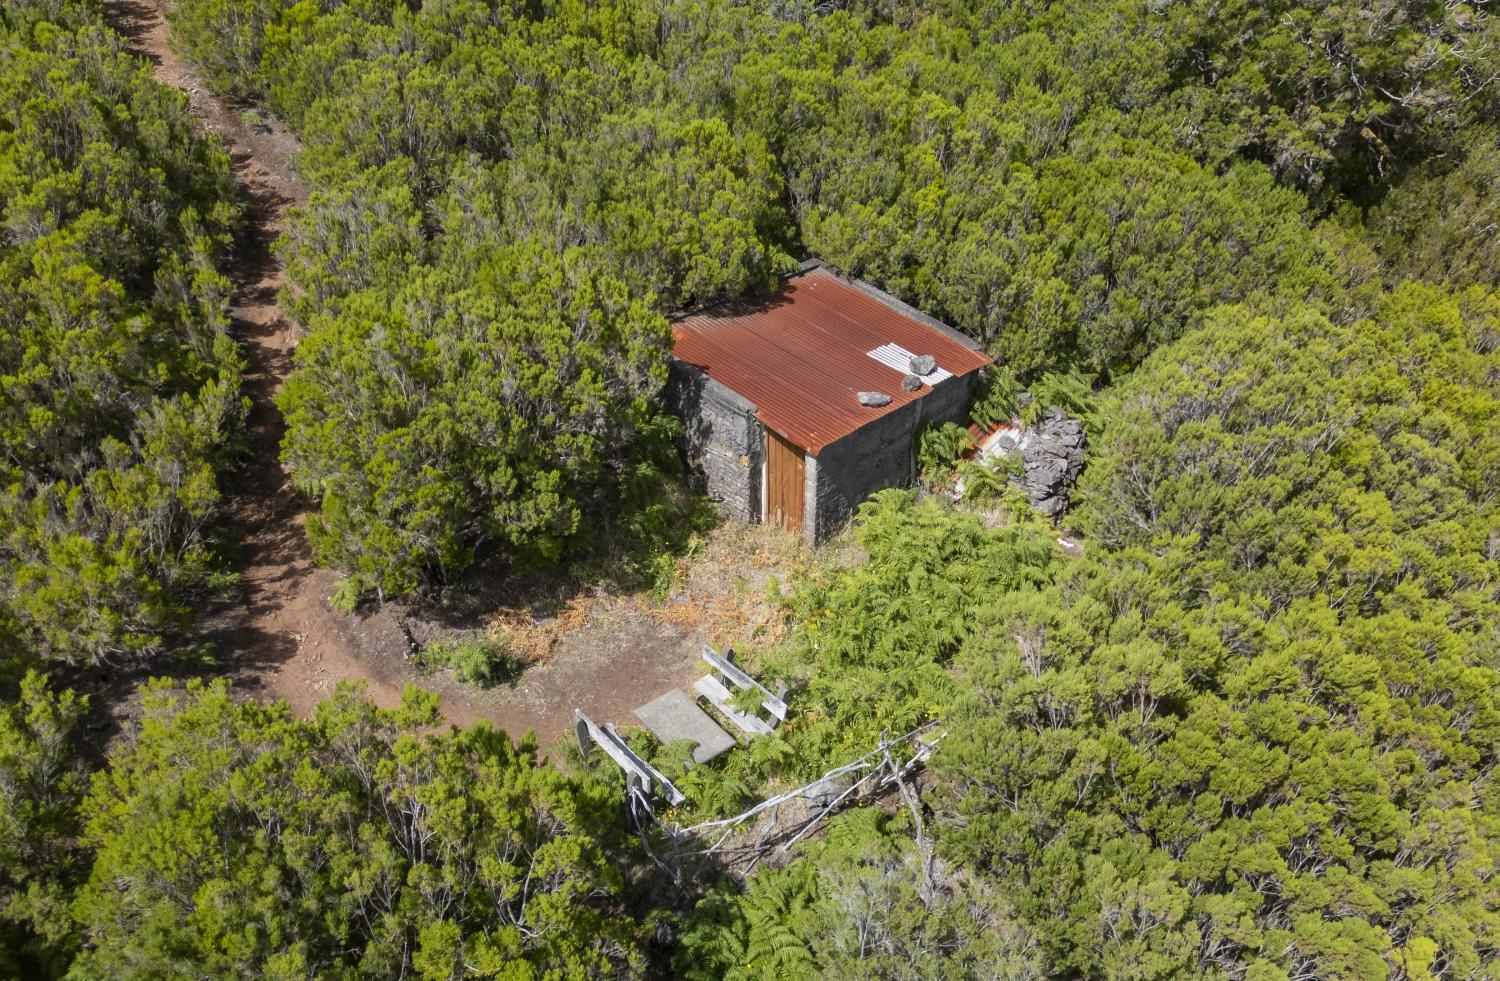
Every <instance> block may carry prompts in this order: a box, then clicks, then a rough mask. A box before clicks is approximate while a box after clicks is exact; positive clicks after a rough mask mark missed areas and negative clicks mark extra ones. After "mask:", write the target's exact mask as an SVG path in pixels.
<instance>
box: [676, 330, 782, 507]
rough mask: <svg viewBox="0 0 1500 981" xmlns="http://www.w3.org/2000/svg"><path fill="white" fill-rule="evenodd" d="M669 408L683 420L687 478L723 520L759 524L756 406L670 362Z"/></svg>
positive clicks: (760, 438)
mask: <svg viewBox="0 0 1500 981" xmlns="http://www.w3.org/2000/svg"><path fill="white" fill-rule="evenodd" d="M666 401H667V407H668V409H670V410H671V411H672V412H673V413H674V414H676V415H677V416H678V417H679V418H681V419H682V425H683V433H684V440H683V443H684V446H683V449H684V451H685V453H686V456H687V464H688V468H689V472H690V473H692V474H693V475H694V476H695V477H696V479H697V482H698V486H699V489H700V490H703V491H704V492H706V493H707V494H708V495H709V496H710V497H712V498H714V499H715V500H717V501H719V502H720V503H721V505H722V508H723V513H724V516H725V517H727V518H731V519H733V520H735V521H745V522H757V521H759V520H760V485H761V461H762V460H763V459H764V457H763V454H764V452H765V436H764V433H763V431H762V429H761V424H760V420H758V419H756V418H755V405H754V404H753V403H752V402H750V401H749V400H748V399H746V398H744V397H743V396H741V395H739V394H738V393H736V392H734V391H731V390H730V389H728V388H726V387H724V386H723V385H721V384H719V383H718V382H716V381H714V380H713V379H712V378H709V377H708V376H707V375H705V374H704V373H703V372H701V371H699V370H698V369H697V368H694V367H692V366H691V365H688V364H685V363H683V362H681V361H678V360H676V359H675V358H674V359H672V362H671V373H670V374H669V376H668V379H667V390H666Z"/></svg>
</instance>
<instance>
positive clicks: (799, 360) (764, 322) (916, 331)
mask: <svg viewBox="0 0 1500 981" xmlns="http://www.w3.org/2000/svg"><path fill="white" fill-rule="evenodd" d="M881 296H883V294H878V291H875V290H873V289H872V288H871V287H867V286H863V285H862V284H860V285H856V284H855V283H851V282H849V281H848V280H845V279H842V278H840V277H839V276H837V275H835V274H834V273H832V272H830V271H829V270H827V269H825V268H822V267H814V268H812V269H809V270H807V271H805V272H802V273H799V274H797V275H795V276H792V277H790V278H788V279H785V280H783V281H782V282H781V284H780V287H779V288H778V289H777V291H776V292H775V293H773V294H771V295H770V296H769V297H763V298H752V299H745V300H736V301H734V302H732V303H727V304H723V305H720V306H717V307H712V308H710V309H707V310H704V311H701V312H699V313H695V314H692V315H690V316H687V317H684V318H683V319H681V320H679V321H677V322H676V323H674V324H673V325H672V335H673V340H674V349H673V354H675V355H676V356H677V358H678V359H679V360H681V361H684V362H686V363H688V364H690V365H692V366H694V367H695V368H698V369H699V370H700V371H703V372H704V373H706V374H707V375H708V376H709V377H710V378H712V379H714V380H715V381H717V382H719V383H721V384H723V385H725V386H726V387H728V388H730V389H732V390H734V391H735V392H738V393H739V394H740V395H742V396H744V397H745V398H747V399H749V400H750V401H751V402H754V403H755V405H756V407H757V408H758V409H759V412H758V415H759V416H760V421H761V422H763V423H765V425H766V427H767V428H769V429H772V430H774V431H776V432H778V433H780V434H781V435H782V436H784V437H786V438H787V439H789V440H791V441H792V442H793V443H796V444H797V445H798V446H801V447H802V448H804V449H805V450H807V451H808V452H809V453H812V454H814V455H816V454H817V452H818V451H819V450H821V449H823V447H825V446H827V445H828V444H830V443H832V442H834V441H835V440H837V439H839V438H840V437H842V436H845V435H848V434H849V433H851V432H853V431H854V430H856V429H858V428H860V427H861V426H863V425H865V424H866V423H868V422H870V421H872V420H874V419H878V418H879V417H880V416H882V415H884V414H885V413H887V412H892V411H894V410H896V409H897V408H900V407H901V406H903V405H906V404H907V403H909V402H911V401H913V400H915V399H918V398H921V397H922V396H923V395H925V394H927V393H928V392H930V391H931V390H932V389H931V388H929V387H928V386H926V385H924V386H922V388H921V390H919V391H916V392H904V391H902V390H901V377H902V372H899V371H896V370H894V369H892V368H888V367H886V366H885V365H883V364H880V363H879V362H878V361H876V360H875V359H873V358H871V357H870V356H869V354H868V352H869V351H872V350H874V349H875V348H878V347H880V346H881V345H882V344H891V343H894V344H898V345H900V346H901V347H904V348H906V349H907V350H908V351H911V352H912V353H913V354H930V355H932V356H933V357H934V358H935V359H937V363H938V367H940V368H944V369H946V370H948V371H950V372H952V373H953V374H955V375H960V376H962V375H967V374H969V373H970V372H972V371H976V370H978V369H979V368H982V367H984V366H985V365H987V364H989V363H990V360H991V359H990V358H989V356H988V355H986V354H984V353H983V352H982V351H978V350H975V349H974V348H972V347H970V346H969V345H968V344H966V343H965V342H964V341H962V340H960V339H958V338H957V337H955V336H953V335H951V334H950V333H948V332H947V331H946V330H944V329H942V328H940V327H936V326H933V325H932V324H931V323H927V322H925V321H924V320H923V319H921V317H920V315H918V314H915V313H913V312H912V311H910V310H906V309H902V308H901V305H900V304H898V303H896V302H895V301H893V300H890V299H889V298H888V297H887V298H885V299H881ZM865 391H876V392H884V393H885V394H887V395H889V396H890V397H891V403H890V405H887V406H883V407H881V408H878V409H874V408H867V407H865V406H862V405H860V404H859V393H860V392H865Z"/></svg>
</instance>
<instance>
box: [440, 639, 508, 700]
mask: <svg viewBox="0 0 1500 981" xmlns="http://www.w3.org/2000/svg"><path fill="white" fill-rule="evenodd" d="M417 666H418V667H420V668H421V669H422V670H424V671H442V670H445V669H446V670H450V671H452V672H453V677H455V678H457V679H458V680H459V681H461V682H463V683H464V684H466V685H478V686H479V687H480V688H493V687H494V686H495V685H498V684H500V683H502V682H504V681H507V680H509V679H510V678H513V677H515V675H516V674H517V673H518V672H519V670H520V666H519V665H518V664H517V663H516V660H515V658H513V657H511V655H510V651H509V650H508V649H507V648H506V646H505V644H504V643H502V642H501V641H497V640H492V639H490V638H488V637H480V638H476V639H473V640H461V641H446V640H435V641H433V642H432V643H430V644H428V645H427V647H426V648H425V649H424V650H423V651H422V653H421V654H419V655H417Z"/></svg>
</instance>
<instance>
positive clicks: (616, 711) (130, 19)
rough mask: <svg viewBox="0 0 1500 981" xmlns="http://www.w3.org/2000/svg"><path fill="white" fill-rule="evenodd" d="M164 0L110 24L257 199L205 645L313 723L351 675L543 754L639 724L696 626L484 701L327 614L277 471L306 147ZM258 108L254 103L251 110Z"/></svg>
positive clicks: (374, 618) (681, 674) (599, 622)
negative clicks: (487, 726) (290, 226)
mask: <svg viewBox="0 0 1500 981" xmlns="http://www.w3.org/2000/svg"><path fill="white" fill-rule="evenodd" d="M163 7H164V3H163V0H105V9H106V12H107V14H108V17H109V19H110V21H111V23H112V24H113V25H114V26H115V28H116V29H117V30H119V31H120V32H121V33H122V34H124V35H125V36H126V37H127V38H128V39H129V41H130V43H131V45H132V47H133V48H134V49H135V50H136V51H137V53H139V54H141V55H143V56H144V57H146V58H148V59H149V60H150V61H151V63H152V65H153V66H154V69H155V75H156V78H157V80H158V81H160V82H163V83H165V84H167V85H170V86H173V87H174V88H177V89H180V90H181V91H183V92H184V93H186V95H187V97H188V100H189V106H190V111H191V113H192V115H193V116H194V117H195V118H196V119H197V120H198V121H199V123H200V124H201V125H202V126H203V128H204V129H206V130H208V131H209V132H212V133H215V134H217V135H218V136H219V137H220V138H221V139H222V140H223V142H224V145H225V147H226V149H227V150H228V152H229V154H230V158H231V160H232V162H233V166H234V175H235V178H236V180H237V181H238V183H239V185H240V188H241V191H242V193H243V195H244V198H245V201H246V203H247V208H246V222H245V228H244V230H243V233H242V235H241V237H240V239H239V241H238V242H237V244H236V248H235V251H234V255H233V256H232V257H231V261H230V265H229V267H228V269H227V270H226V271H227V272H228V274H229V276H230V277H231V279H232V280H233V282H234V286H235V298H234V304H233V307H232V309H231V315H232V317H233V325H234V331H235V335H236V337H237V338H238V339H239V340H240V342H241V344H242V346H243V348H244V352H245V357H246V360H247V362H248V367H247V371H246V376H245V391H246V394H247V395H249V397H250V399H251V402H252V408H251V410H250V415H249V420H248V433H247V440H248V443H249V446H250V454H249V459H248V460H247V462H246V463H245V465H244V466H243V468H242V469H240V470H238V471H236V472H235V473H232V474H230V475H229V477H228V478H227V479H226V480H225V482H224V483H225V485H226V488H227V493H228V495H229V502H228V503H229V526H230V527H229V531H230V534H231V535H233V536H234V538H235V540H236V541H237V542H238V543H239V545H240V557H241V565H240V572H241V576H242V588H241V589H240V590H239V591H238V595H237V596H236V597H234V598H233V600H232V601H231V602H229V603H227V604H224V606H223V607H222V608H221V609H218V610H211V611H206V614H205V617H204V620H205V623H206V626H205V636H204V638H203V639H204V640H207V641H208V642H209V643H211V644H212V647H213V650H214V652H215V656H216V657H217V658H218V659H219V660H220V662H221V663H223V664H225V665H226V666H227V667H228V668H229V671H230V673H231V674H232V676H233V678H234V683H235V685H236V687H238V688H240V689H241V690H243V691H245V692H246V693H248V694H253V695H256V696H259V697H264V698H282V699H286V700H287V701H288V702H289V703H290V704H291V706H292V708H293V710H294V711H295V712H296V713H297V714H299V715H302V716H307V715H310V714H311V712H312V710H313V708H314V707H315V706H316V704H317V702H318V701H319V700H320V699H322V698H325V697H327V695H328V694H329V693H330V692H331V691H332V690H333V687H334V685H335V684H336V683H337V682H338V681H340V680H343V679H350V680H359V681H363V682H364V684H365V690H366V693H367V694H368V696H369V697H370V698H371V699H372V700H373V701H375V702H376V703H377V704H380V705H384V706H393V705H395V704H396V703H397V702H398V701H399V700H400V696H401V691H402V689H403V688H404V687H405V686H406V685H407V684H408V683H413V682H415V683H417V684H420V685H421V686H422V687H424V688H428V689H430V690H433V691H436V692H437V693H438V694H439V695H441V696H442V700H443V702H442V704H443V715H444V716H445V717H446V718H447V719H448V720H449V721H450V722H452V723H454V724H457V725H468V724H471V723H473V722H475V721H477V720H479V719H488V720H490V721H491V722H493V723H495V724H496V725H497V726H499V727H500V728H503V729H505V730H506V731H508V732H511V733H514V734H520V733H522V732H525V731H527V730H533V731H535V732H536V733H537V734H538V736H540V737H541V742H542V745H543V746H544V747H545V746H547V745H549V744H550V743H551V742H552V741H553V740H555V739H558V738H561V737H563V736H565V735H566V734H568V733H569V732H571V727H572V722H573V708H574V707H575V706H578V707H582V708H583V709H584V710H585V711H586V712H588V713H589V714H590V715H592V716H593V717H595V718H596V719H600V720H612V721H615V722H617V723H620V724H627V723H631V722H633V721H634V720H633V718H632V717H631V714H630V713H631V710H632V709H633V708H634V707H635V706H637V705H640V704H642V703H644V702H645V701H647V700H649V699H651V698H653V697H655V696H656V695H659V694H661V692H663V691H665V690H666V689H667V688H670V687H673V686H677V685H682V684H685V683H687V682H688V681H689V679H690V677H691V676H692V675H693V674H695V673H697V672H696V667H697V664H696V662H697V650H698V643H699V642H700V640H701V632H700V631H692V630H687V631H683V630H674V629H665V630H664V629H662V628H661V627H660V626H659V625H657V624H655V623H654V622H653V621H651V619H650V618H649V617H647V616H645V615H642V614H639V613H636V612H632V611H626V610H619V609H611V608H610V604H604V605H603V606H602V607H601V611H600V615H599V616H597V617H594V618H591V622H589V623H588V624H586V625H585V626H584V627H582V628H581V629H579V630H577V631H576V632H575V633H574V634H573V635H572V636H570V637H569V638H568V640H567V642H565V643H564V644H563V645H562V649H561V650H560V651H559V656H557V657H556V658H554V659H553V660H552V661H551V662H549V663H548V664H545V665H541V666H538V667H535V668H533V669H531V670H529V671H527V672H526V673H525V675H523V677H522V678H521V679H520V680H519V682H518V683H517V684H516V685H514V686H512V687H509V688H503V689H498V690H494V691H489V692H480V691H476V690H474V689H470V688H467V687H464V686H461V685H458V684H456V683H454V682H452V681H449V680H447V679H446V677H434V676H424V675H422V674H420V673H419V672H418V671H416V670H415V668H414V667H413V665H412V664H411V663H410V662H409V661H407V660H406V655H407V653H408V651H409V645H410V641H409V637H408V635H407V633H406V631H405V630H404V629H403V628H402V627H401V625H400V623H399V622H398V621H397V618H396V615H395V613H394V612H393V611H392V610H391V609H390V608H389V607H382V608H380V609H378V610H376V611H375V612H373V613H371V614H369V615H366V616H362V617H351V616H346V615H344V614H341V613H339V612H338V611H336V610H334V609H332V608H331V607H330V606H329V605H328V599H327V598H328V597H329V596H330V595H331V593H332V590H333V584H334V582H335V580H336V579H337V576H336V575H335V574H334V573H332V572H330V571H329V570H326V569H319V568H318V567H316V566H315V565H314V564H313V561H312V555H311V552H310V549H309V547H308V544H307V538H306V536H305V534H304V533H303V522H304V521H305V519H306V517H307V514H308V511H309V510H310V508H311V502H310V501H309V500H308V499H307V498H306V497H305V496H303V495H301V494H299V493H297V492H296V491H295V489H294V488H293V487H292V485H291V481H290V478H289V476H288V474H287V472H286V470H285V469H284V468H283V467H282V465H281V461H280V453H279V450H280V445H281V436H282V433H283V431H284V429H285V421H284V420H283V419H282V416H281V413H280V411H278V410H277V408H276V406H275V403H274V402H273V399H274V397H275V395H276V392H277V391H279V390H280V388H281V385H282V382H283V380H284V379H285V378H286V375H287V373H288V372H289V371H290V370H291V360H292V358H291V354H292V350H293V348H295V347H296V343H297V328H296V326H295V325H294V324H293V323H292V322H291V321H290V320H289V319H287V318H286V317H285V316H284V315H283V313H282V311H281V310H280V308H279V307H278V306H277V289H278V287H279V286H280V285H281V281H282V270H281V267H280V265H279V263H278V262H277V261H276V258H275V256H274V255H273V254H272V251H271V244H272V243H273V242H274V241H275V239H276V237H277V235H278V234H279V233H280V231H281V229H282V228H283V227H284V224H285V222H286V219H287V210H288V209H289V208H292V207H296V206H298V205H301V204H305V203H306V201H307V188H306V187H305V186H304V185H303V184H302V182H301V181H300V180H299V179H298V177H297V172H296V167H295V162H296V159H297V154H298V151H299V149H300V148H299V146H298V143H297V140H296V138H295V137H294V136H292V135H291V134H290V133H289V132H288V131H287V130H286V129H285V127H283V126H281V125H280V123H279V122H277V121H276V120H274V119H269V118H264V114H261V115H262V117H263V118H262V119H261V120H259V121H257V122H256V123H255V124H254V125H249V124H247V123H246V121H245V119H244V117H243V113H242V109H241V108H240V107H236V106H235V105H233V104H231V103H229V102H227V101H226V100H223V99H220V98H218V97H217V96H215V95H213V94H212V93H211V92H210V91H209V89H208V87H207V85H206V84H204V82H203V80H202V78H201V77H200V75H199V74H198V71H197V67H196V66H195V65H193V64H191V63H190V62H187V61H184V60H183V59H181V58H179V57H178V56H177V55H176V54H175V53H174V52H173V51H172V49H171V47H170V46H169V44H168V34H169V28H168V26H167V24H166V22H165V20H164V18H163V16H162V10H163ZM245 108H248V107H245Z"/></svg>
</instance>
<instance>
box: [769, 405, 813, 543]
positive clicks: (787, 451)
mask: <svg viewBox="0 0 1500 981" xmlns="http://www.w3.org/2000/svg"><path fill="white" fill-rule="evenodd" d="M806 468H807V464H806V463H805V462H804V460H803V456H802V450H801V449H799V448H798V447H796V446H794V445H792V444H791V443H789V442H787V440H785V439H784V438H782V437H781V436H779V435H777V434H776V433H773V432H771V430H769V429H767V430H766V486H765V494H766V521H767V522H769V523H771V524H773V525H780V526H781V527H783V528H785V529H786V530H787V531H791V532H796V533H797V534H799V535H800V534H801V533H802V487H803V484H802V481H803V476H804V474H805V472H806Z"/></svg>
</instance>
